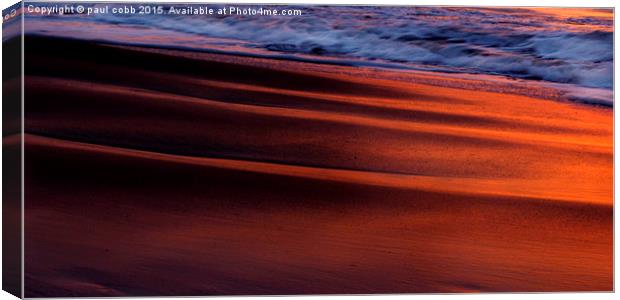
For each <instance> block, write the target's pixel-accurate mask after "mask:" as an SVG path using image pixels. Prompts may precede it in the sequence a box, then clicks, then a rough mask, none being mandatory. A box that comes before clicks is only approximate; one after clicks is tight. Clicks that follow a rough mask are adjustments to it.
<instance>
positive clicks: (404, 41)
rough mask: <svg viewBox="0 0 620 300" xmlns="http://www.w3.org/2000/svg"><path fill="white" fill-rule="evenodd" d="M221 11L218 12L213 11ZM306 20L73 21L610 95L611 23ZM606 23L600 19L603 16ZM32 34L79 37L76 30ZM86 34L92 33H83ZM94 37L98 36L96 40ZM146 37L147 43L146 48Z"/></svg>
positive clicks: (337, 12) (469, 14)
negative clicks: (531, 81)
mask: <svg viewBox="0 0 620 300" xmlns="http://www.w3.org/2000/svg"><path fill="white" fill-rule="evenodd" d="M214 8H217V7H214ZM298 8H300V9H302V10H303V15H301V16H286V17H284V16H269V17H255V16H254V17H252V16H217V15H216V16H170V15H163V16H157V15H149V16H144V15H135V14H134V15H125V16H118V15H95V16H91V17H88V18H87V17H84V16H79V15H76V16H57V17H42V16H36V17H32V18H40V19H45V20H46V21H47V22H51V21H54V20H55V21H57V22H69V21H70V20H71V19H74V20H75V21H80V22H83V23H85V24H86V23H90V24H91V25H92V26H104V25H114V26H117V28H118V29H119V30H113V29H110V28H109V29H108V30H107V32H99V33H96V34H94V38H96V39H99V40H108V41H113V42H122V43H128V44H132V43H134V44H135V43H137V44H154V45H160V46H167V47H184V48H195V49H211V50H213V49H224V50H230V49H234V50H235V51H237V52H248V53H263V54H268V55H272V56H278V55H280V56H282V57H287V58H290V57H295V56H300V57H301V56H303V57H316V58H320V59H325V58H329V59H338V60H342V61H347V62H348V63H359V64H364V65H368V64H369V63H377V64H381V65H390V66H393V67H397V68H398V67H407V66H411V67H416V68H423V69H427V70H436V71H447V72H464V73H482V74H496V75H504V76H509V77H515V78H522V79H534V80H543V81H549V82H554V83H566V84H573V85H575V86H580V87H588V88H602V89H609V90H611V89H612V87H613V76H612V75H613V74H612V73H613V24H612V22H613V20H612V19H610V18H611V13H609V16H605V15H604V14H601V13H600V12H601V11H593V13H592V16H583V17H575V16H573V15H571V14H569V16H566V17H565V16H561V15H557V14H552V13H548V12H545V11H544V10H543V11H534V10H529V9H515V8H511V9H508V8H504V9H501V8H496V9H484V8H446V7H434V8H433V7H380V6H376V7H347V6H331V7H325V6H307V7H298ZM601 15H602V16H601ZM52 28H54V27H48V28H45V32H37V30H39V31H41V30H43V29H42V27H39V28H38V29H37V28H36V26H33V28H31V30H30V32H33V33H44V34H48V35H59V36H66V35H71V34H73V35H74V36H75V35H78V36H81V37H82V38H84V37H85V35H84V34H83V35H80V34H79V32H76V31H79V29H75V28H73V29H71V30H68V31H69V32H68V33H67V32H63V31H62V29H61V28H62V27H55V28H57V29H52ZM84 28H87V26H85V27H84ZM91 35H92V33H91ZM146 37H149V38H148V39H147V38H146Z"/></svg>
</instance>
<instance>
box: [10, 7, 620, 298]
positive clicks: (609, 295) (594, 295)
mask: <svg viewBox="0 0 620 300" xmlns="http://www.w3.org/2000/svg"><path fill="white" fill-rule="evenodd" d="M17 2H18V1H15V0H0V8H2V9H4V8H7V7H9V6H11V5H13V4H15V3H17ZM29 2H36V1H29ZM41 2H53V0H50V1H41ZM63 2H97V1H96V0H82V1H63ZM105 2H163V3H172V2H177V3H187V2H196V1H191V0H190V1H188V0H143V1H139V0H129V1H123V0H111V1H105ZM204 2H208V3H236V4H244V3H247V4H251V3H262V4H266V3H270V4H310V3H311V4H332V5H334V4H358V5H364V4H372V5H428V6H441V5H445V6H504V7H505V6H512V7H515V6H529V7H532V6H536V7H540V6H561V7H615V6H616V2H615V0H587V1H584V0H581V1H579V0H509V1H503V2H498V1H495V0H452V1H450V0H416V1H413V0H386V1H380V0H316V1H310V0H267V1H265V0H262V1H261V0H233V1H222V0H211V1H204ZM23 25H24V24H23V19H22V27H23ZM616 25H617V24H614V46H615V41H616V35H617V33H618V30H617V26H616ZM23 46H24V45H23V39H22V49H23ZM1 55H2V50H1V49H0V56H1ZM614 57H615V58H617V57H619V56H618V49H617V48H616V47H614ZM23 68H24V60H23V52H22V72H23V71H24V69H23ZM1 75H2V70H1V68H0V77H1ZM617 83H618V69H617V68H615V63H614V87H615V86H617ZM23 84H24V83H23V76H22V97H23V95H24V90H23ZM1 97H2V96H1V95H0V102H1V99H2V98H1ZM614 98H615V95H614ZM23 105H24V101H23V99H22V131H23V128H24V127H23V126H24V123H23V122H24V116H23V111H24V107H23ZM618 114H619V112H618V110H617V109H615V108H614V133H615V132H618V128H619V127H620V125H618V124H617V123H616V122H615V119H616V118H617V117H618ZM1 119H2V117H1V116H0V121H1ZM0 126H1V125H0ZM22 134H23V132H22ZM22 136H23V135H22ZM615 148H616V140H615V134H614V149H615ZM23 150H24V149H23V140H22V162H21V163H22V172H23V166H24V165H23V163H24V161H23V159H24V155H23V154H24V151H23ZM1 153H2V149H1V147H0V154H1ZM617 163H618V157H616V156H615V155H614V166H615V165H616V164H617ZM1 164H2V163H1V161H0V166H1ZM0 169H1V168H0ZM616 171H617V169H616V168H615V167H614V199H615V198H616V196H617V195H618V194H617V193H618V190H617V189H616V187H617V182H616V179H617V178H618V177H617V176H616V175H617V173H616ZM0 172H1V171H0ZM0 177H1V173H0ZM1 187H2V183H1V182H0V188H1ZM23 192H24V190H23V180H22V196H23ZM23 205H24V203H23V201H22V251H23V246H24V244H23V243H24V237H23V226H24V223H23V209H24V207H23ZM0 210H1V209H0ZM617 211H618V206H614V216H615V215H616V213H617ZM614 219H615V218H614ZM614 221H615V220H614ZM617 233H618V223H616V222H614V246H615V240H616V239H615V237H616V234H617ZM1 245H2V242H1V241H0V246H1ZM617 254H618V248H617V247H614V270H616V266H617V263H618V261H617V260H615V257H617ZM21 263H22V270H23V267H24V261H23V255H22V261H21ZM1 264H2V262H1V261H0V267H1ZM614 273H615V272H614ZM1 278H2V274H1V273H0V280H1ZM22 279H23V278H22ZM23 282H24V281H23V280H22V295H23ZM614 290H618V281H617V280H614ZM361 297H365V298H366V297H371V298H373V299H392V300H397V299H409V297H414V298H415V299H420V300H422V299H457V298H458V299H463V300H470V299H495V298H496V297H497V298H499V299H521V298H523V297H526V298H529V299H567V300H574V299H594V300H596V299H614V298H615V294H614V293H502V294H493V293H486V294H431V295H429V294H407V295H369V296H359V295H358V296H261V297H217V298H223V299H230V300H248V299H255V298H260V299H268V300H272V299H273V300H276V299H293V298H303V299H309V300H319V299H326V298H328V299H333V300H344V299H352V298H361ZM155 298H163V299H171V300H173V299H187V298H198V299H200V298H205V299H207V298H214V297H155ZM5 299H15V297H13V296H12V295H10V294H8V293H6V292H4V291H2V292H0V300H5ZM54 299H75V298H54ZM117 299H118V298H117ZM127 299H146V298H144V297H132V298H127Z"/></svg>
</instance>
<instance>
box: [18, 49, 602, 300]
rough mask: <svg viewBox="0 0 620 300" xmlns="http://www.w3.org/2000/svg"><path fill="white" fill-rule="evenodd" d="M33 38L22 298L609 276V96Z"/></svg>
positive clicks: (459, 287) (558, 287) (444, 285)
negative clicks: (539, 94)
mask: <svg viewBox="0 0 620 300" xmlns="http://www.w3.org/2000/svg"><path fill="white" fill-rule="evenodd" d="M27 45H28V46H27V47H26V74H27V77H26V91H27V94H26V133H27V136H26V139H25V140H26V146H25V157H26V159H25V161H26V166H25V167H26V169H25V180H26V183H25V184H26V191H25V199H26V202H25V205H26V219H25V226H26V228H25V229H26V240H25V254H26V257H25V267H26V278H25V279H26V280H25V284H26V296H27V297H36V296H113V295H116V296H122V295H129V296H141V295H235V294H298V293H329V294H341V293H357V294H360V293H408V292H477V291H483V292H493V291H519V292H525V291H528V292H537V291H609V290H612V288H613V286H612V285H613V256H612V255H613V243H612V242H613V236H612V229H613V228H612V223H613V196H612V191H613V184H612V180H613V173H612V172H613V132H612V130H613V128H612V123H613V111H612V109H609V108H598V107H593V106H586V105H579V104H573V103H563V102H555V101H549V100H542V99H534V98H529V97H526V96H519V95H514V94H509V93H495V92H481V91H475V90H472V89H454V88H447V87H442V86H433V85H426V84H416V83H405V82H402V81H398V80H392V79H391V76H390V72H384V73H383V74H385V78H382V79H369V78H367V77H365V76H362V73H363V72H364V69H361V68H346V67H338V68H343V69H346V72H317V71H316V70H314V69H316V66H313V67H312V68H309V67H308V66H309V65H308V64H304V63H298V62H286V61H281V60H278V61H275V60H273V61H271V60H267V59H255V58H243V57H237V58H235V57H231V56H223V55H215V54H196V53H187V55H180V54H179V51H165V50H157V51H151V50H149V51H143V50H140V49H138V48H127V47H111V46H102V45H96V44H89V43H82V42H76V41H66V40H51V39H44V38H34V37H28V41H27ZM324 68H325V69H329V68H334V69H335V68H336V67H335V66H328V65H325V66H324ZM309 69H313V71H311V70H309ZM358 72H359V74H360V75H359V76H356V74H357V73H358ZM396 76H397V74H396V73H394V77H396ZM438 76H439V75H438ZM445 80H446V81H450V80H457V79H452V78H449V77H446V78H445Z"/></svg>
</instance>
